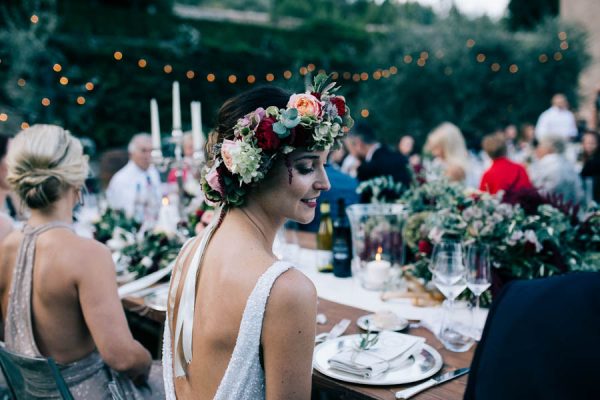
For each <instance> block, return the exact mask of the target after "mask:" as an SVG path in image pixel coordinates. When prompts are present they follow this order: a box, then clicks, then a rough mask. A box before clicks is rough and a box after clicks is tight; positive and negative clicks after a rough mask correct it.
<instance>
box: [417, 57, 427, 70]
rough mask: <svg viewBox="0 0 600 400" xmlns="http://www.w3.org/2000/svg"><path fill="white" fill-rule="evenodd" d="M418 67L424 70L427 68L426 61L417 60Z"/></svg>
mask: <svg viewBox="0 0 600 400" xmlns="http://www.w3.org/2000/svg"><path fill="white" fill-rule="evenodd" d="M417 65H418V66H419V67H421V68H423V67H424V66H425V60H424V59H423V58H419V59H418V60H417Z"/></svg>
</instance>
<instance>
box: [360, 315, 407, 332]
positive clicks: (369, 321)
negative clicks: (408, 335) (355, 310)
mask: <svg viewBox="0 0 600 400" xmlns="http://www.w3.org/2000/svg"><path fill="white" fill-rule="evenodd" d="M374 315H375V314H367V315H363V316H362V317H358V319H357V320H356V325H358V327H359V328H360V329H362V330H365V331H368V330H370V331H371V332H381V331H401V330H403V329H406V327H407V326H408V321H407V320H406V319H404V318H400V320H399V321H398V323H397V324H396V325H392V326H387V327H380V326H377V325H375V324H374V323H373V316H374Z"/></svg>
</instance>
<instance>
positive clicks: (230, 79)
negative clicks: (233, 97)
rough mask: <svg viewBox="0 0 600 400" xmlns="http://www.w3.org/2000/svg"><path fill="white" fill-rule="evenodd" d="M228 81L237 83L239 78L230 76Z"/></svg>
mask: <svg viewBox="0 0 600 400" xmlns="http://www.w3.org/2000/svg"><path fill="white" fill-rule="evenodd" d="M227 81H228V82H229V83H235V82H236V81H237V76H235V75H229V77H227Z"/></svg>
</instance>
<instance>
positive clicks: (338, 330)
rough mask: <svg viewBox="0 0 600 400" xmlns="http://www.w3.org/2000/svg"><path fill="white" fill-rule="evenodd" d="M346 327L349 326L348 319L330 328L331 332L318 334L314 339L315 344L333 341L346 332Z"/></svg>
mask: <svg viewBox="0 0 600 400" xmlns="http://www.w3.org/2000/svg"><path fill="white" fill-rule="evenodd" d="M348 326H350V320H349V319H343V320H341V321H340V322H338V323H337V324H335V325H334V327H333V328H331V330H330V331H329V332H323V333H319V334H318V335H317V336H316V337H315V344H319V343H322V342H325V341H327V340H331V339H335V338H336V337H338V336H340V335H341V334H342V333H344V332H345V331H346V329H348Z"/></svg>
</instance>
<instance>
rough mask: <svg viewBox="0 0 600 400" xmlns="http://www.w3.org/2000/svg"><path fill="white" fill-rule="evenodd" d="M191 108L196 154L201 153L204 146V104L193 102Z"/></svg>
mask: <svg viewBox="0 0 600 400" xmlns="http://www.w3.org/2000/svg"><path fill="white" fill-rule="evenodd" d="M191 107H192V139H193V142H194V152H201V151H202V147H203V146H204V136H203V135H202V104H201V103H200V102H199V101H192V104H191Z"/></svg>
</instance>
